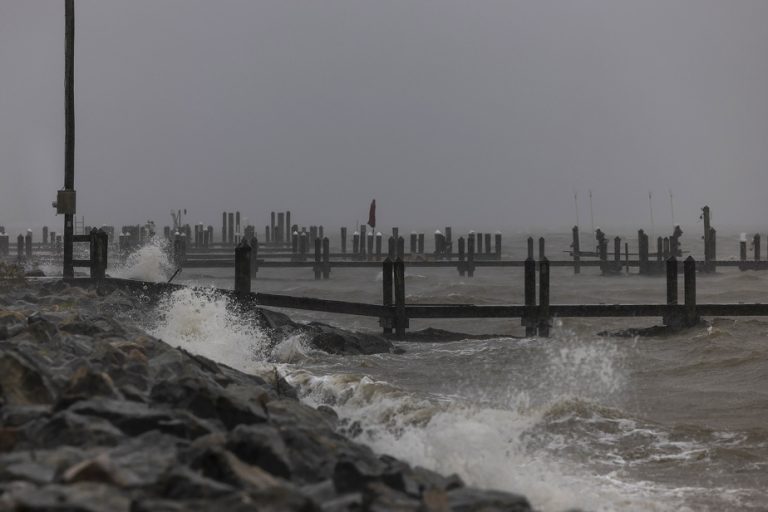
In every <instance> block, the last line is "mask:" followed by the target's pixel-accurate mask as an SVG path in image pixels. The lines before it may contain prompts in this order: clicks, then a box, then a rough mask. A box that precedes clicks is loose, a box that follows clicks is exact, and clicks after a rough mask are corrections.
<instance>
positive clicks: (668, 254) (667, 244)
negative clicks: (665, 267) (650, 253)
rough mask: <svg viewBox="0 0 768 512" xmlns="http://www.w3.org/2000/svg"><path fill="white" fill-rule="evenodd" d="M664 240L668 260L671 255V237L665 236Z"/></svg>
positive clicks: (665, 257)
mask: <svg viewBox="0 0 768 512" xmlns="http://www.w3.org/2000/svg"><path fill="white" fill-rule="evenodd" d="M663 242H664V259H665V260H666V259H667V258H669V257H670V256H671V254H670V252H669V237H667V236H665V237H664V240H663Z"/></svg>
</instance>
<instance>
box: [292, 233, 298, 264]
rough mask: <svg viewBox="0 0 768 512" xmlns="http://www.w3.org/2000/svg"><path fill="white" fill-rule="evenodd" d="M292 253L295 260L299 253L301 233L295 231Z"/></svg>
mask: <svg viewBox="0 0 768 512" xmlns="http://www.w3.org/2000/svg"><path fill="white" fill-rule="evenodd" d="M291 253H292V254H293V257H294V258H295V257H296V255H297V254H298V253H299V232H298V231H294V232H293V233H291Z"/></svg>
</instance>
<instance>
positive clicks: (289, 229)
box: [283, 210, 322, 242]
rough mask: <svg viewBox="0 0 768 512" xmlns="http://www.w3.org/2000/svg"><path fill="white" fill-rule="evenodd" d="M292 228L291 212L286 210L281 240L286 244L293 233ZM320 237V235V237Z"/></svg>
mask: <svg viewBox="0 0 768 512" xmlns="http://www.w3.org/2000/svg"><path fill="white" fill-rule="evenodd" d="M292 228H293V226H292V225H291V212H290V211H289V210H288V211H286V212H285V235H283V237H284V238H283V240H285V241H286V242H287V241H288V240H290V239H291V233H293V229H292ZM320 236H322V235H320Z"/></svg>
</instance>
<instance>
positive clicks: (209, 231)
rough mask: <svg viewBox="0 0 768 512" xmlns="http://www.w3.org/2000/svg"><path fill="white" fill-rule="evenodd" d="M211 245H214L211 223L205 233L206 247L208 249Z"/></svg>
mask: <svg viewBox="0 0 768 512" xmlns="http://www.w3.org/2000/svg"><path fill="white" fill-rule="evenodd" d="M211 245H213V226H211V225H210V224H209V225H208V229H207V230H206V233H205V248H206V249H208V248H210V247H211Z"/></svg>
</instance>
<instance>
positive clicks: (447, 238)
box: [443, 226, 453, 257]
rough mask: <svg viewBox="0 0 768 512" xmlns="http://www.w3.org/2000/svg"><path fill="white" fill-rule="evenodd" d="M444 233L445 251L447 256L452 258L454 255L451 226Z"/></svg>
mask: <svg viewBox="0 0 768 512" xmlns="http://www.w3.org/2000/svg"><path fill="white" fill-rule="evenodd" d="M443 233H444V235H443V236H444V240H443V241H444V243H445V246H444V250H445V254H446V255H447V256H448V257H450V256H451V253H453V229H451V226H446V227H445V231H444V232H443Z"/></svg>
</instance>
